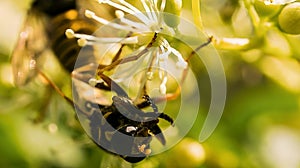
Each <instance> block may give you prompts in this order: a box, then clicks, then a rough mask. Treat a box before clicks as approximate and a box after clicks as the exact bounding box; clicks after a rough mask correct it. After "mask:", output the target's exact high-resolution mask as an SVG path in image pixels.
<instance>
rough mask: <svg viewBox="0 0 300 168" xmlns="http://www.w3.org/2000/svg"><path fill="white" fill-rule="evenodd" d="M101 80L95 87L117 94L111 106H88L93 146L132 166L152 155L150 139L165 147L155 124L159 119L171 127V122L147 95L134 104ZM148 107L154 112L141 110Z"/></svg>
mask: <svg viewBox="0 0 300 168" xmlns="http://www.w3.org/2000/svg"><path fill="white" fill-rule="evenodd" d="M101 78H102V79H103V81H104V82H105V83H97V84H96V87H98V88H100V89H101V88H102V86H104V85H106V86H107V87H109V88H110V89H111V90H112V91H114V92H116V93H117V95H116V96H113V97H112V101H113V103H112V104H111V105H110V106H103V105H100V104H92V103H87V107H88V108H89V110H90V111H92V114H90V116H89V120H90V128H91V135H92V139H93V140H94V141H95V143H96V144H98V146H99V147H101V148H104V149H105V150H107V151H109V152H111V153H115V154H117V155H120V156H121V157H122V158H124V159H125V160H126V161H128V162H131V163H136V162H139V161H141V160H143V159H144V158H145V157H146V156H147V155H149V154H150V153H151V149H150V142H151V140H152V136H155V137H156V138H157V139H158V140H159V141H160V142H161V143H162V144H163V145H165V143H166V140H165V137H164V135H163V133H162V130H161V129H160V127H159V126H158V125H157V124H158V122H159V118H161V119H164V120H166V121H168V122H170V124H173V119H172V118H171V117H169V116H168V115H166V114H164V113H162V112H159V111H158V108H157V106H156V105H155V104H154V102H153V101H152V99H151V98H150V97H149V96H148V95H144V97H143V98H144V102H142V103H140V104H138V105H134V104H133V102H132V100H131V99H130V98H129V97H128V95H127V94H126V92H125V91H124V90H123V89H122V88H121V87H120V86H119V85H118V84H117V83H115V82H114V81H113V80H111V79H110V78H109V77H107V76H105V75H103V74H102V75H101ZM100 86H101V87H100ZM147 106H150V107H151V108H152V109H153V111H152V112H144V111H142V110H141V108H144V107H147Z"/></svg>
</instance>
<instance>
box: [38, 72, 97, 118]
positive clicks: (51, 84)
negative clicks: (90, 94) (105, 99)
mask: <svg viewBox="0 0 300 168" xmlns="http://www.w3.org/2000/svg"><path fill="white" fill-rule="evenodd" d="M37 72H38V74H39V75H40V76H41V77H42V78H43V79H44V80H46V81H47V82H48V83H49V85H50V86H51V87H52V88H53V89H54V90H55V91H56V92H57V93H58V94H59V95H60V96H61V97H63V98H64V99H65V100H66V101H67V102H68V103H69V104H70V105H71V106H74V107H75V108H76V109H77V110H79V111H80V112H81V113H82V114H84V115H86V116H90V115H91V114H92V113H91V112H89V113H88V112H85V111H84V110H82V109H81V108H80V106H79V105H78V104H76V103H75V102H74V101H73V100H72V99H70V98H69V97H68V96H66V95H65V94H64V93H63V92H62V91H61V90H60V88H58V86H57V85H56V84H55V83H53V82H52V81H51V80H50V79H49V78H48V77H47V75H46V74H44V73H43V72H42V71H40V70H39V69H37Z"/></svg>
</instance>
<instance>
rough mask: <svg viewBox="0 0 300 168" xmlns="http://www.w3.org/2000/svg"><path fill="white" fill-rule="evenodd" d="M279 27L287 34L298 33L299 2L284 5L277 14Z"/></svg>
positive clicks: (299, 25)
mask: <svg viewBox="0 0 300 168" xmlns="http://www.w3.org/2000/svg"><path fill="white" fill-rule="evenodd" d="M278 24H279V27H280V29H281V30H282V31H283V32H285V33H288V34H300V2H295V3H291V4H288V5H287V6H285V7H284V8H283V9H282V11H281V12H280V14H279V16H278Z"/></svg>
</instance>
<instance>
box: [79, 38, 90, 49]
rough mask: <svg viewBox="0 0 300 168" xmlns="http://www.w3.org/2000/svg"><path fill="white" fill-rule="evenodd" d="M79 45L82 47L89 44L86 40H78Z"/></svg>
mask: <svg viewBox="0 0 300 168" xmlns="http://www.w3.org/2000/svg"><path fill="white" fill-rule="evenodd" d="M77 44H78V45H79V46H81V47H83V46H86V45H87V44H88V41H87V40H86V39H84V38H80V39H78V40H77Z"/></svg>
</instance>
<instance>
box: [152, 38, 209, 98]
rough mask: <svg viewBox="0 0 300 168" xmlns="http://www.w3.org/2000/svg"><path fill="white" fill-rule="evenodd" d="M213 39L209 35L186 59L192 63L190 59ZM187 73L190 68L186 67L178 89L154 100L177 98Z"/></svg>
mask: <svg viewBox="0 0 300 168" xmlns="http://www.w3.org/2000/svg"><path fill="white" fill-rule="evenodd" d="M212 40H213V37H209V38H208V40H207V41H206V42H205V43H203V44H201V45H200V46H198V47H197V48H196V49H194V50H193V51H192V52H191V53H190V55H189V56H188V57H187V58H186V59H185V61H186V62H187V63H188V64H190V62H189V61H190V59H191V58H192V57H193V56H194V55H195V54H196V53H197V52H198V51H199V50H200V49H202V48H203V47H205V46H207V45H209V44H210V43H211V42H212ZM187 74H188V68H186V69H184V70H183V72H182V76H181V80H180V83H179V86H178V87H177V89H176V91H175V92H173V93H167V94H166V95H165V96H163V97H155V98H153V100H154V102H161V101H168V100H174V99H176V98H177V97H178V96H179V95H180V93H181V87H180V86H182V85H183V83H184V82H185V80H186V77H187Z"/></svg>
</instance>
